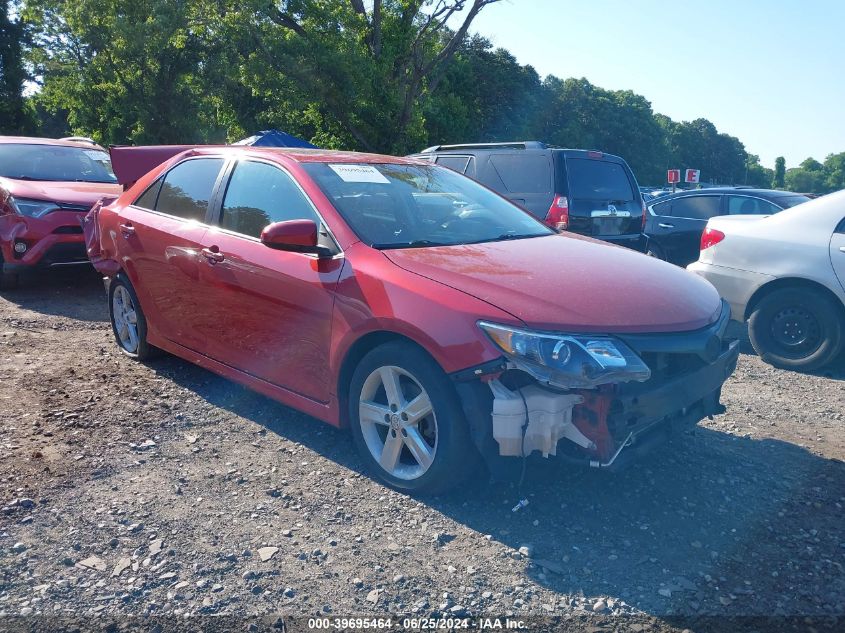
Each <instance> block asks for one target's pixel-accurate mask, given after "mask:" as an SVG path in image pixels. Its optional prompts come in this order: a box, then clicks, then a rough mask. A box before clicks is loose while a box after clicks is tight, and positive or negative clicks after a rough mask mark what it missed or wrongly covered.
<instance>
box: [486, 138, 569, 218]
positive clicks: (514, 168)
mask: <svg viewBox="0 0 845 633" xmlns="http://www.w3.org/2000/svg"><path fill="white" fill-rule="evenodd" d="M485 172H486V173H484V174H481V175H480V178H479V179H480V180H481V182H482V183H483V184H485V185H487V186H488V187H490V188H491V189H494V190H496V191H498V192H499V193H501V194H502V195H503V196H505V197H506V198H508V200H511V201H512V202H514V203H516V204H518V205H519V206H521V207H522V208H524V209H526V210H528V211H529V212H530V213H531V214H532V215H534V216H536V217H538V218H540V219H543V218H545V217H546V214H547V213H548V211H549V207H551V206H552V199H553V198H554V178H553V175H554V169H553V167H552V156H551V152H548V151H514V152H492V153H491V154H490V160H489V162H488V165H487V169H486V170H485Z"/></svg>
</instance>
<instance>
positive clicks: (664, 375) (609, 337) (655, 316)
mask: <svg viewBox="0 0 845 633" xmlns="http://www.w3.org/2000/svg"><path fill="white" fill-rule="evenodd" d="M121 151H123V152H124V153H127V154H126V155H125V156H126V158H125V159H123V162H126V163H127V164H128V163H131V162H132V161H131V160H128V159H129V158H131V156H132V153H133V152H134V153H135V154H134V156H135V157H136V158H137V159H138V160H137V161H136V162H140V164H143V162H144V156H145V152H148V153H150V154H152V153H155V155H156V156H157V157H158V158H156V159H155V160H156V161H157V160H159V159H160V157H161V151H162V150H161V148H148V149H145V148H127V149H123V150H121ZM177 151H178V152H179V153H178V154H176V155H175V156H174V157H173V158H171V159H170V160H168V161H167V162H165V163H164V164H162V165H160V166H158V167H156V168H154V169H152V171H150V172H149V173H146V174H145V175H143V176H141V177H140V178H138V173H137V172H138V168H137V166H136V167H135V170H134V171H135V173H134V174H131V175H130V176H127V177H126V178H124V179H123V180H129V181H134V180H135V179H136V178H137V182H135V183H134V185H132V186H131V187H130V188H129V189H128V190H127V191H126V192H125V193H124V194H123V195H122V196H121V197H120V198H119V199H118V200H117V201H116V202H115V203H113V204H111V205H109V206H106V207H103V208H102V209H101V210H99V212H96V211H95V212H92V216H91V217H90V218H89V219H91V220H92V222H90V223H89V227H91V228H90V231H87V233H88V235H87V238H88V240H89V244H88V245H89V249H88V250H89V254H91V256H92V260H93V261H94V263H95V266H96V267H97V268H98V270H100V271H101V272H103V273H104V275H105V276H106V278H107V286H108V295H109V306H110V309H111V316H112V324H113V329H114V334H115V337H116V340H117V343H118V345H119V346H120V349H121V350H122V351H123V352H124V353H126V354H127V355H129V356H131V357H133V358H138V359H144V358H146V357H148V356H149V355H150V354H151V353H152V352H153V350H154V349H155V348H161V349H164V350H167V351H168V352H171V353H173V354H175V355H177V356H180V357H182V358H185V359H187V360H189V361H192V362H194V363H197V364H199V365H202V366H203V367H206V368H208V369H209V370H211V371H214V372H216V373H218V374H221V375H223V376H226V377H228V378H231V379H233V380H236V381H238V382H241V383H243V384H245V385H248V386H249V387H251V388H253V389H255V390H257V391H260V392H262V393H264V394H266V395H269V396H270V397H272V398H275V399H277V400H279V401H280V402H283V403H285V404H288V405H290V406H292V407H295V408H297V409H299V410H301V411H304V412H306V413H308V414H310V415H312V416H314V417H316V418H319V419H321V420H325V421H327V422H329V423H330V424H333V425H338V426H349V427H351V430H352V434H353V437H354V439H355V443H356V444H357V446H358V448H359V449H360V450H361V453H362V455H363V456H364V459H365V460H366V461H367V462H368V463H369V465H370V466H371V467H372V469H373V470H374V472H375V473H377V474H378V476H380V477H381V478H382V479H383V480H384V481H386V482H387V483H389V484H390V485H392V486H395V487H397V488H402V489H405V490H411V491H421V492H436V491H439V490H443V489H445V488H448V487H451V486H454V485H456V484H458V483H459V482H460V481H461V480H462V479H463V478H464V477H465V476H466V475H468V474H469V472H470V471H471V470H472V469H474V468H476V467H478V465H479V464H480V461H479V460H478V459H476V456H478V455H480V456H482V457H483V458H484V460H485V461H486V463H487V465H488V467H489V468H490V469H491V471H493V472H498V471H500V469H501V468H505V467H507V464H508V463H516V464H518V465H519V464H521V461H522V460H521V459H515V458H521V457H522V456H527V455H529V454H532V453H539V454H542V455H544V456H549V455H558V457H560V458H563V459H565V460H567V461H571V462H577V463H582V464H584V465H588V466H590V465H591V466H595V467H609V466H612V465H613V466H615V465H618V464H619V463H621V462H623V461H624V459H623V458H624V457H625V456H633V455H635V454H636V453H637V452H638V450H639V449H641V448H644V447H645V446H647V445H649V444H650V443H651V440H652V439H655V438H659V437H662V436H663V435H664V434H665V433H666V432H667V431H668V430H670V429H671V428H672V427H675V426H678V425H682V424H694V423H695V422H697V421H699V420H700V419H701V418H703V417H704V416H708V415H712V414H714V413H718V412H721V411H722V410H723V409H722V407H721V405H720V403H719V396H720V389H721V386H722V383H723V382H724V381H725V379H726V378H727V377H728V376H729V375H730V374H731V372H732V371H733V369H734V367H735V364H736V360H737V345H736V343H735V342H734V341H729V340H727V339H726V338H725V336H724V333H725V328H726V326H727V321H728V318H729V310H728V309H727V307H726V304H724V303H723V302H722V301H721V300H720V298H719V295H718V294H717V293H716V291H715V290H714V289H713V287H712V286H711V285H710V284H709V283H707V282H705V281H704V280H702V279H699V278H697V277H696V276H695V275H692V274H690V273H688V272H686V271H685V270H682V269H679V268H677V267H674V266H671V265H669V264H666V263H664V262H660V261H657V260H654V259H652V258H649V257H645V256H643V255H641V254H638V253H635V252H633V251H629V250H627V249H623V248H617V247H614V246H609V245H607V244H604V243H601V242H597V241H594V240H591V239H589V238H583V237H578V236H573V235H569V234H557V233H555V232H554V231H553V230H551V229H549V228H548V227H546V226H544V225H543V224H542V223H540V222H539V221H537V220H535V219H534V218H533V217H532V216H531V215H529V214H528V213H526V212H524V211H522V210H521V209H519V208H518V207H516V206H514V205H513V204H511V203H510V202H508V201H507V200H505V199H504V198H502V197H500V196H499V195H498V194H496V193H494V192H492V191H490V190H488V189H486V188H484V187H482V186H481V185H479V184H477V183H475V182H474V181H472V180H470V179H468V178H465V177H463V176H461V175H459V174H456V173H455V172H452V171H450V170H448V169H444V168H441V167H438V166H435V165H431V164H428V163H422V162H420V161H416V160H412V159H402V158H395V157H390V156H375V155H366V154H355V153H343V152H329V151H322V150H287V149H286V150H279V149H258V148H250V147H228V148H226V147H200V148H194V149H190V150H187V151H182V148H175V149H174V150H173V152H174V153H175V152H177ZM113 157H114V159H115V165H118V159H117V157H116V156H114V154H113ZM145 169H146V168H145ZM117 171H118V177H120V176H121V173H120V169H117ZM128 171H132V170H131V169H130V170H128ZM95 216H96V217H95Z"/></svg>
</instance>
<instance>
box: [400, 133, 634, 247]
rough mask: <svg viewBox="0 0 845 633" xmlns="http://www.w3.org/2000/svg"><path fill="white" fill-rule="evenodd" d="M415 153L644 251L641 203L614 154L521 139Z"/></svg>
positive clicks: (548, 216)
mask: <svg viewBox="0 0 845 633" xmlns="http://www.w3.org/2000/svg"><path fill="white" fill-rule="evenodd" d="M413 157H414V158H420V159H423V160H428V161H431V162H433V163H436V164H438V165H443V166H444V167H448V168H450V169H453V170H454V171H457V172H458V173H461V174H465V175H467V176H469V177H470V178H473V179H475V180H477V181H478V182H480V183H481V184H483V185H486V186H487V187H490V189H493V190H494V191H497V192H499V193H500V194H502V195H503V196H505V197H507V198H508V199H509V200H511V201H512V202H514V203H516V204H518V205H519V206H521V207H523V208H524V209H526V210H527V211H529V212H530V213H531V214H533V215H535V216H536V217H538V218H540V219H542V220H544V221H545V222H546V223H547V224H548V225H549V226H551V227H553V228H556V229H558V230H568V231H572V232H573V233H580V234H581V235H589V236H590V237H595V238H597V239H600V240H606V241H608V242H613V243H614V244H619V245H622V246H627V247H629V248H633V249H636V250H643V246H644V240H643V238H642V229H643V222H644V220H645V203H644V202H643V198H642V195H641V194H640V189H639V187H638V186H637V180H636V178H634V174H633V172H632V171H631V168H630V167H628V164H627V163H626V162H625V161H624V160H622V159H621V158H619V157H618V156H613V155H611V154H604V153H602V152H598V151H592V150H591V151H588V150H581V149H560V148H557V147H551V146H548V145H545V144H544V143H540V142H537V141H523V142H518V143H477V144H472V145H436V146H434V147H429V148H428V149H424V150H423V151H422V152H420V153H419V154H414V155H413Z"/></svg>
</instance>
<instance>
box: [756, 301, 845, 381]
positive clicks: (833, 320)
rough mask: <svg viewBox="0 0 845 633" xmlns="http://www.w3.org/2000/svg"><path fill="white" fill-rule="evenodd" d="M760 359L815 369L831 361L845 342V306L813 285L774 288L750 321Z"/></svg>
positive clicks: (794, 366) (783, 364)
mask: <svg viewBox="0 0 845 633" xmlns="http://www.w3.org/2000/svg"><path fill="white" fill-rule="evenodd" d="M748 334H749V338H750V339H751V345H753V346H754V351H756V352H757V354H758V355H759V356H760V358H761V359H762V360H763V361H765V362H767V363H769V364H770V365H774V366H775V367H780V368H782V369H798V370H803V371H812V370H814V369H819V368H820V367H823V366H825V365H827V364H829V363H831V362H832V361H833V360H834V359H836V357H837V356H838V355H839V353H840V352H841V351H842V349H843V344H845V318H843V313H842V306H840V305H838V304H837V303H836V302H834V301H833V300H832V299H831V298H830V297H828V296H827V295H825V294H823V293H821V292H819V291H818V290H814V289H812V288H783V289H781V290H775V291H774V292H772V293H771V294H769V295H766V296H765V297H763V299H762V300H761V301H760V302H759V303H758V304H757V306H756V307H755V308H754V311H753V312H752V313H751V318H750V319H749V320H748Z"/></svg>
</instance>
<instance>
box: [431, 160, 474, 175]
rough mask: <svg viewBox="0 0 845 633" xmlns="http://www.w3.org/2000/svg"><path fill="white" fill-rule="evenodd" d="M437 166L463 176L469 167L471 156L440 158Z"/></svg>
mask: <svg viewBox="0 0 845 633" xmlns="http://www.w3.org/2000/svg"><path fill="white" fill-rule="evenodd" d="M437 164H438V165H441V166H443V167H448V168H449V169H452V170H454V171H456V172H458V173H459V174H463V173H464V172H466V170H467V165H469V156H438V157H437Z"/></svg>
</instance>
